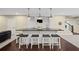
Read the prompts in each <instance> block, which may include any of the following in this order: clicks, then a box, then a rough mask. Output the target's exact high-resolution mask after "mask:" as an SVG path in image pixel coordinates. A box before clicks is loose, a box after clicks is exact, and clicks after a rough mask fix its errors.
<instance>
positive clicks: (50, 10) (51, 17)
mask: <svg viewBox="0 0 79 59" xmlns="http://www.w3.org/2000/svg"><path fill="white" fill-rule="evenodd" d="M50 18H52V8H50Z"/></svg>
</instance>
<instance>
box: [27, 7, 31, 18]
mask: <svg viewBox="0 0 79 59" xmlns="http://www.w3.org/2000/svg"><path fill="white" fill-rule="evenodd" d="M29 10H30V8H28V15H27V16H28V19H30V15H29Z"/></svg>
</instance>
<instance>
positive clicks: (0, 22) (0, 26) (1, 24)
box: [0, 16, 7, 32]
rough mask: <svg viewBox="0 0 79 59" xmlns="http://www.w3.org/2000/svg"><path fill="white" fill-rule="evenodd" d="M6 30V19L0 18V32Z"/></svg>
mask: <svg viewBox="0 0 79 59" xmlns="http://www.w3.org/2000/svg"><path fill="white" fill-rule="evenodd" d="M5 30H7V19H6V17H5V16H0V32H1V31H5Z"/></svg>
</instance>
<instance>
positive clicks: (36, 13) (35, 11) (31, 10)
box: [28, 8, 39, 16]
mask: <svg viewBox="0 0 79 59" xmlns="http://www.w3.org/2000/svg"><path fill="white" fill-rule="evenodd" d="M28 13H29V16H39V8H29V10H28Z"/></svg>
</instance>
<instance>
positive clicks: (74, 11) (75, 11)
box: [52, 8, 79, 16]
mask: <svg viewBox="0 0 79 59" xmlns="http://www.w3.org/2000/svg"><path fill="white" fill-rule="evenodd" d="M52 15H67V16H68V15H72V16H73V15H75V16H76V15H77V16H78V15H79V8H53V9H52Z"/></svg>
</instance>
